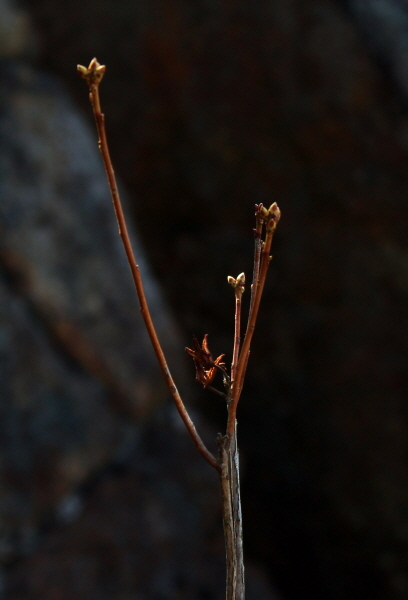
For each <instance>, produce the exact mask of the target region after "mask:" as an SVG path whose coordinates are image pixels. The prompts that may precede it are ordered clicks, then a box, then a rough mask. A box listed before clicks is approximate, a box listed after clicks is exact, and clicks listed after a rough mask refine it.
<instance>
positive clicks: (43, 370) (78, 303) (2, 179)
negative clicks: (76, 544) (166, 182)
mask: <svg viewBox="0 0 408 600" xmlns="http://www.w3.org/2000/svg"><path fill="white" fill-rule="evenodd" d="M0 10H1V11H3V13H4V14H3V13H2V17H1V18H0V22H1V30H0V32H1V36H2V38H1V42H0V47H1V48H2V56H1V58H2V61H1V63H0V140H1V142H0V198H1V202H0V227H1V242H0V297H1V302H0V324H1V330H0V355H1V378H0V397H1V408H0V411H1V420H0V439H1V442H0V445H1V465H0V478H1V482H2V486H1V499H0V523H1V525H0V529H1V533H0V536H1V544H0V547H1V552H0V554H2V556H1V558H2V559H3V560H9V559H10V558H12V557H14V556H15V555H18V554H19V553H21V552H24V549H25V548H29V547H32V545H33V543H34V541H35V539H36V537H37V533H38V527H39V526H40V525H41V522H42V519H43V518H44V517H45V516H47V515H48V514H49V513H50V512H52V511H53V510H54V509H55V506H56V504H57V503H58V502H60V501H61V500H62V499H63V498H64V496H65V495H68V494H69V493H71V492H72V491H73V490H74V489H76V487H77V486H78V485H79V484H81V483H82V482H84V481H86V479H87V478H88V477H89V475H90V474H91V473H92V472H93V471H95V469H98V468H100V467H101V466H103V465H104V464H106V462H110V461H112V460H115V457H116V458H118V457H119V456H120V455H122V456H121V459H123V458H124V457H125V455H126V452H127V451H129V448H131V447H132V445H133V443H134V441H132V440H134V439H135V436H137V432H138V430H139V429H140V423H141V422H142V420H143V418H146V417H148V416H149V415H151V414H152V413H153V411H154V409H155V408H156V407H157V406H158V405H159V404H160V403H161V402H162V401H163V399H164V398H165V395H164V386H163V385H162V383H161V378H160V376H159V369H158V367H157V365H156V362H155V358H154V355H153V352H152V350H151V348H150V344H149V341H148V338H147V335H146V333H145V331H144V327H143V324H142V319H141V317H140V314H139V311H138V308H137V302H136V296H135V292H134V289H133V285H132V283H131V278H130V273H129V269H128V266H127V264H126V261H125V258H124V253H123V251H122V248H121V246H120V240H119V236H118V233H117V225H116V223H115V221H114V215H113V210H112V206H111V202H110V198H109V192H108V190H107V186H106V184H105V180H104V172H103V167H102V165H101V161H100V158H99V156H98V150H97V146H96V139H95V135H92V134H91V133H90V130H89V129H88V127H87V125H86V124H85V122H84V121H83V119H82V117H81V116H80V115H79V114H78V111H77V110H76V109H75V108H74V107H73V105H72V103H71V102H70V101H69V99H68V98H67V94H66V92H65V91H64V90H63V89H62V88H61V87H60V86H59V85H58V84H56V83H55V81H54V80H53V79H52V78H50V77H48V76H45V75H44V74H42V73H40V72H38V71H36V70H34V69H33V68H32V67H30V66H29V65H28V64H27V60H26V58H27V48H28V49H29V48H31V47H32V46H31V45H30V39H31V38H30V35H31V33H30V30H29V28H28V21H27V17H26V16H24V14H20V13H14V12H13V10H14V8H13V5H11V4H9V3H5V2H2V3H1V4H0ZM3 17H4V18H3ZM24 34H26V37H24ZM16 36H19V37H18V40H17V39H16ZM132 236H133V242H134V247H135V250H136V254H137V256H138V258H139V263H140V266H141V269H142V270H143V272H144V273H145V283H146V291H147V294H148V296H149V298H150V304H151V309H152V313H153V317H154V319H155V322H156V324H157V327H158V332H159V335H160V336H161V337H164V339H165V340H167V342H165V345H167V349H168V350H169V352H170V354H173V353H174V352H175V349H176V347H177V348H178V352H179V353H180V354H181V353H182V344H181V342H180V341H179V338H178V333H177V331H176V329H175V326H174V324H173V322H172V319H171V317H170V314H169V311H168V309H167V308H166V306H165V304H164V302H163V300H162V297H161V295H160V292H159V290H158V287H157V284H156V282H155V281H154V280H153V278H152V276H151V275H150V273H149V268H148V265H147V264H146V261H145V259H144V254H143V252H142V250H141V248H140V246H139V244H138V241H137V239H136V237H135V235H134V233H133V232H132ZM164 334H165V335H164ZM177 342H178V343H177ZM176 370H177V363H176ZM178 370H179V371H180V369H178ZM138 423H139V424H138ZM126 440H127V441H126ZM126 443H127V444H128V445H129V448H128V450H126Z"/></svg>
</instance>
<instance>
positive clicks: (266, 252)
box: [227, 202, 280, 438]
mask: <svg viewBox="0 0 408 600" xmlns="http://www.w3.org/2000/svg"><path fill="white" fill-rule="evenodd" d="M259 209H260V210H261V211H262V212H263V214H264V217H265V224H266V235H265V241H264V242H263V244H262V251H261V264H260V268H259V276H258V281H257V282H255V281H254V283H253V285H254V289H253V298H252V306H251V310H250V313H249V317H248V325H247V330H246V332H245V338H244V341H243V344H242V349H241V354H240V356H239V360H238V365H237V369H236V372H235V381H234V385H233V386H232V391H231V405H230V409H229V411H228V423H227V435H229V436H230V437H231V438H232V437H233V435H234V431H235V420H236V412H237V405H238V401H239V397H240V395H241V390H242V386H243V381H244V377H245V372H246V367H247V364H248V359H249V353H250V348H251V341H252V336H253V334H254V330H255V324H256V320H257V318H258V311H259V305H260V303H261V298H262V292H263V289H264V285H265V280H266V274H267V272H268V267H269V263H270V260H271V258H272V257H271V256H270V251H271V246H272V239H273V234H274V232H275V229H276V226H277V224H278V222H279V219H280V210H279V208H278V205H277V204H276V202H274V203H273V204H272V205H271V206H270V208H269V210H266V209H265V208H264V207H263V206H262V205H260V206H259V207H258V208H257V210H258V211H259Z"/></svg>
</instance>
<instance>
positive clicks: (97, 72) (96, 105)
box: [78, 58, 221, 473]
mask: <svg viewBox="0 0 408 600" xmlns="http://www.w3.org/2000/svg"><path fill="white" fill-rule="evenodd" d="M105 70H106V67H105V66H104V65H100V64H99V63H98V61H97V60H96V58H94V59H93V60H92V61H91V62H90V64H89V66H88V67H84V66H82V65H78V71H79V73H80V74H81V76H82V77H83V78H84V79H85V80H86V81H87V83H88V86H89V91H90V94H89V98H90V101H91V105H92V109H93V113H94V116H95V121H96V127H97V130H98V136H99V140H98V146H99V150H100V151H101V154H102V159H103V163H104V166H105V171H106V175H107V178H108V184H109V189H110V192H111V196H112V202H113V206H114V209H115V213H116V219H117V222H118V227H119V235H120V237H121V239H122V243H123V246H124V248H125V252H126V256H127V260H128V262H129V266H130V269H131V272H132V276H133V281H134V284H135V287H136V292H137V296H138V299H139V304H140V311H141V313H142V317H143V320H144V323H145V326H146V329H147V332H148V334H149V337H150V341H151V343H152V346H153V349H154V352H155V354H156V357H157V360H158V362H159V365H160V368H161V370H162V373H163V375H164V378H165V381H166V383H167V386H168V388H169V391H170V393H171V395H172V398H173V400H174V403H175V405H176V407H177V410H178V412H179V414H180V416H181V418H182V419H183V421H184V424H185V426H186V427H187V430H188V432H189V434H190V436H191V438H192V439H193V442H194V444H195V445H196V447H197V449H198V451H199V452H200V454H201V455H202V456H203V457H204V458H205V460H206V461H207V462H208V463H209V464H210V465H211V466H212V467H214V468H215V469H216V470H217V471H218V472H219V473H220V472H221V466H220V464H219V461H218V460H217V459H216V458H215V456H214V455H213V454H212V453H211V452H210V451H209V450H208V448H207V447H206V446H205V444H204V442H203V441H202V439H201V437H200V436H199V434H198V432H197V430H196V428H195V425H194V423H193V422H192V420H191V418H190V416H189V414H188V412H187V410H186V407H185V406H184V403H183V400H182V398H181V396H180V394H179V392H178V390H177V387H176V385H175V383H174V380H173V377H172V375H171V373H170V370H169V367H168V365H167V361H166V358H165V356H164V353H163V350H162V347H161V345H160V342H159V339H158V337H157V333H156V330H155V327H154V324H153V321H152V318H151V315H150V311H149V307H148V304H147V301H146V296H145V292H144V287H143V282H142V278H141V275H140V270H139V266H138V264H137V262H136V259H135V256H134V254H133V250H132V245H131V242H130V239H129V234H128V230H127V226H126V221H125V217H124V214H123V209H122V203H121V201H120V196H119V191H118V187H117V184H116V178H115V173H114V170H113V166H112V161H111V158H110V153H109V148H108V142H107V139H106V131H105V115H104V114H103V113H102V110H101V104H100V98H99V84H100V82H101V80H102V77H103V75H104V73H105Z"/></svg>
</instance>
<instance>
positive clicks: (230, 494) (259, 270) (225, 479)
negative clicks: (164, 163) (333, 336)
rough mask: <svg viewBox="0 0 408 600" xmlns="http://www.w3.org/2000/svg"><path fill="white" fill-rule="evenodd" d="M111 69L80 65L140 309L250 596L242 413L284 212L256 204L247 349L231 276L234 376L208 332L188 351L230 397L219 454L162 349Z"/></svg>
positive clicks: (238, 597)
mask: <svg viewBox="0 0 408 600" xmlns="http://www.w3.org/2000/svg"><path fill="white" fill-rule="evenodd" d="M105 70H106V67H105V66H104V65H100V64H99V63H98V61H97V60H96V58H94V59H93V60H92V61H91V62H90V64H89V66H88V67H84V66H82V65H78V72H79V73H80V75H81V76H82V77H83V78H84V79H85V80H86V82H87V83H88V86H89V92H90V94H89V97H90V101H91V105H92V109H93V113H94V116H95V121H96V127H97V130H98V137H99V140H98V146H99V149H100V151H101V154H102V159H103V163H104V166H105V170H106V175H107V178H108V184H109V189H110V192H111V196H112V201H113V206H114V209H115V213H116V219H117V222H118V227H119V235H120V236H121V239H122V243H123V246H124V249H125V252H126V256H127V259H128V262H129V266H130V269H131V272H132V276H133V281H134V284H135V287H136V292H137V296H138V299H139V304H140V311H141V313H142V317H143V320H144V323H145V326H146V329H147V332H148V334H149V337H150V340H151V343H152V346H153V349H154V352H155V354H156V357H157V360H158V362H159V365H160V368H161V370H162V373H163V376H164V378H165V380H166V383H167V386H168V388H169V391H170V393H171V395H172V398H173V400H174V403H175V405H176V407H177V410H178V412H179V414H180V416H181V418H182V420H183V422H184V424H185V426H186V427H187V430H188V432H189V434H190V436H191V438H192V440H193V442H194V444H195V445H196V447H197V449H198V451H199V452H200V454H201V455H202V456H203V457H204V458H205V460H206V461H207V462H208V463H209V464H210V465H211V466H212V467H213V468H214V469H215V470H216V471H217V472H218V474H219V477H220V482H221V498H222V514H223V523H224V538H225V549H226V563H227V581H226V600H244V599H245V580H244V556H243V543H242V515H241V498H240V482H239V454H238V446H237V421H236V413H237V406H238V402H239V398H240V395H241V391H242V386H243V383H244V378H245V372H246V368H247V364H248V358H249V353H250V346H251V340H252V336H253V333H254V330H255V324H256V321H257V317H258V311H259V306H260V302H261V297H262V292H263V289H264V284H265V279H266V275H267V272H268V267H269V263H270V261H271V258H272V257H271V256H270V250H271V245H272V239H273V235H274V232H275V229H276V226H277V224H278V222H279V219H280V210H279V208H278V206H277V204H276V202H274V203H273V204H272V205H271V206H270V207H269V209H266V208H265V207H264V206H263V205H262V204H258V205H257V204H256V205H255V218H256V227H255V229H254V234H255V255H254V269H253V281H252V286H251V301H250V308H249V316H248V323H247V327H246V331H245V336H244V340H243V343H242V347H240V345H241V331H240V330H241V303H242V294H243V293H244V285H245V275H244V273H241V274H240V275H238V277H237V278H236V279H235V278H234V277H228V283H229V284H230V285H231V286H232V287H233V289H234V292H235V329H234V344H233V351H232V363H231V369H230V374H228V372H227V370H226V368H225V363H223V362H222V359H223V357H224V354H222V355H220V356H219V357H218V358H216V359H215V360H214V358H213V356H212V354H211V352H210V350H209V347H208V336H207V335H205V336H204V339H203V342H202V344H201V345H200V343H199V342H198V340H197V339H195V338H194V339H193V348H186V350H187V352H188V353H189V354H190V355H191V356H192V358H193V361H194V365H195V368H196V380H197V381H198V382H199V383H201V384H202V385H203V387H204V388H206V389H208V390H210V391H212V392H215V393H217V394H219V395H221V396H222V397H223V398H224V399H225V401H226V405H227V411H228V419H227V427H226V432H225V435H222V434H218V436H217V445H218V458H216V457H215V456H214V455H213V454H212V452H210V450H209V449H208V448H207V447H206V445H205V444H204V442H203V440H202V439H201V437H200V436H199V434H198V432H197V430H196V428H195V426H194V423H193V422H192V420H191V418H190V416H189V414H188V412H187V410H186V407H185V406H184V403H183V400H182V398H181V396H180V394H179V392H178V390H177V387H176V385H175V383H174V380H173V377H172V375H171V373H170V370H169V368H168V365H167V361H166V358H165V356H164V353H163V350H162V348H161V345H160V342H159V339H158V337H157V334H156V330H155V328H154V325H153V321H152V318H151V315H150V311H149V307H148V304H147V301H146V296H145V292H144V287H143V281H142V277H141V274H140V270H139V266H138V264H137V262H136V259H135V257H134V254H133V250H132V246H131V243H130V239H129V235H128V231H127V227H126V221H125V217H124V214H123V210H122V205H121V201H120V197H119V192H118V188H117V184H116V179H115V173H114V170H113V167H112V161H111V158H110V154H109V148H108V142H107V139H106V132H105V116H104V114H103V113H102V110H101V105H100V99H99V84H100V82H101V80H102V78H103V75H104V73H105ZM263 237H264V239H263ZM217 371H220V373H221V374H222V377H223V384H224V388H225V391H224V392H223V391H220V390H218V389H217V388H215V387H213V386H212V383H213V381H214V378H215V376H216V373H217Z"/></svg>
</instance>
